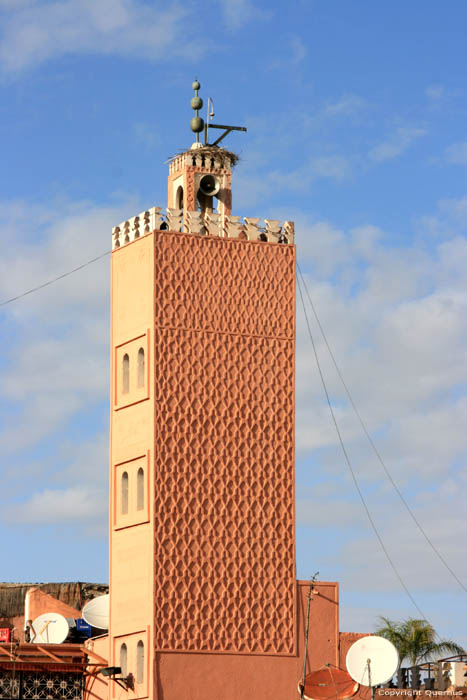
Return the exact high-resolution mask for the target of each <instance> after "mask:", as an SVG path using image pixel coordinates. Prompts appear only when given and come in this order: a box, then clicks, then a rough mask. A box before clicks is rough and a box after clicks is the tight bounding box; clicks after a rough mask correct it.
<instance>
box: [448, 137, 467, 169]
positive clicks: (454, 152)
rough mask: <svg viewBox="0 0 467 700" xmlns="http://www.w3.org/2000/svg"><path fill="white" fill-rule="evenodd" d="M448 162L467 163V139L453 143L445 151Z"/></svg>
mask: <svg viewBox="0 0 467 700" xmlns="http://www.w3.org/2000/svg"><path fill="white" fill-rule="evenodd" d="M444 155H445V158H446V160H447V162H448V163H454V164H455V165H467V141H461V142H459V143H453V144H451V145H450V146H448V147H447V148H446V150H445V152H444Z"/></svg>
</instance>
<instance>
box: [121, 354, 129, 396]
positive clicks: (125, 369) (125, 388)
mask: <svg viewBox="0 0 467 700" xmlns="http://www.w3.org/2000/svg"><path fill="white" fill-rule="evenodd" d="M129 391H130V357H129V355H128V353H125V354H124V355H123V361H122V393H123V394H128V392H129Z"/></svg>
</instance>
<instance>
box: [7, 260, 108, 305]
mask: <svg viewBox="0 0 467 700" xmlns="http://www.w3.org/2000/svg"><path fill="white" fill-rule="evenodd" d="M111 252H112V251H111V250H108V251H107V252H106V253H102V254H101V255H98V256H97V257H96V258H92V260H88V261H87V262H85V263H83V264H82V265H78V267H74V268H73V270H68V272H64V273H63V274H61V275H58V277H54V278H53V279H51V280H49V281H48V282H44V283H43V284H39V285H38V286H37V287H33V288H32V289H28V291H27V292H23V293H22V294H17V295H16V296H15V297H11V299H5V301H2V302H0V306H6V305H7V304H11V303H12V302H13V301H17V300H18V299H22V298H23V297H26V296H28V294H32V293H33V292H37V291H39V289H44V287H48V286H49V285H50V284H54V282H58V280H62V279H63V278H64V277H68V276H69V275H72V274H73V273H74V272H78V271H79V270H82V269H83V268H84V267H87V266H88V265H91V264H92V263H94V262H96V261H97V260H100V259H101V258H105V256H106V255H110V253H111Z"/></svg>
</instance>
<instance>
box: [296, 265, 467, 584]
mask: <svg viewBox="0 0 467 700" xmlns="http://www.w3.org/2000/svg"><path fill="white" fill-rule="evenodd" d="M297 269H298V272H299V275H300V278H301V280H302V284H303V287H304V289H305V293H306V295H307V297H308V302H309V304H310V306H311V309H312V311H313V314H314V317H315V319H316V322H317V324H318V327H319V330H320V332H321V335H322V337H323V340H324V343H325V345H326V348H327V350H328V352H329V355H330V357H331V360H332V363H333V365H334V367H335V370H336V372H337V375H338V377H339V379H340V381H341V383H342V386H343V387H344V390H345V393H346V394H347V398H348V399H349V402H350V405H351V406H352V409H353V410H354V412H355V415H356V416H357V418H358V421H359V423H360V426H361V428H362V430H363V432H364V433H365V436H366V438H367V440H368V442H369V443H370V445H371V448H372V449H373V451H374V453H375V455H376V458H377V460H378V462H379V463H380V465H381V467H382V468H383V470H384V472H385V474H386V476H387V478H388V479H389V481H390V483H391V484H392V486H393V488H394V490H395V491H396V493H397V495H398V496H399V498H400V500H401V501H402V503H403V504H404V506H405V508H406V510H407V512H408V514H409V515H410V517H411V518H412V520H413V522H414V523H415V525H416V526H417V527H418V529H419V531H420V532H421V533H422V535H423V537H424V538H425V540H426V541H427V543H428V544H429V545H430V547H431V549H432V550H433V552H434V553H435V554H436V556H437V557H438V559H439V560H440V561H441V563H442V564H443V566H444V567H445V568H446V569H447V570H448V571H449V573H450V574H451V576H452V577H453V578H454V579H455V580H456V581H457V583H458V584H459V586H460V587H461V588H462V589H463V590H464V591H465V592H466V593H467V588H466V587H465V585H464V584H463V583H462V581H461V580H460V578H459V577H458V576H457V575H456V573H455V572H454V571H453V569H452V568H451V567H450V566H449V564H448V563H447V561H446V560H445V559H444V557H443V555H442V554H441V552H439V551H438V549H437V548H436V546H435V545H434V544H433V542H432V541H431V539H430V538H429V536H428V535H427V533H426V532H425V530H424V529H423V527H422V525H421V523H420V522H419V520H418V519H417V517H416V516H415V514H414V513H413V511H412V509H411V508H410V506H409V504H408V503H407V501H406V499H405V498H404V496H403V494H402V492H401V490H400V489H399V487H398V486H397V484H396V482H395V481H394V479H393V478H392V476H391V473H390V472H389V469H388V468H387V466H386V464H385V462H384V460H383V458H382V456H381V454H380V452H379V450H378V448H377V447H376V445H375V443H374V441H373V438H372V437H371V435H370V433H369V431H368V429H367V427H366V424H365V422H364V420H363V418H362V416H361V414H360V411H359V410H358V408H357V406H356V404H355V401H354V400H353V397H352V394H351V393H350V390H349V388H348V386H347V384H346V382H345V380H344V377H343V375H342V372H341V370H340V368H339V366H338V364H337V361H336V359H335V357H334V353H333V352H332V350H331V347H330V345H329V343H328V339H327V337H326V334H325V332H324V329H323V326H322V325H321V322H320V320H319V318H318V314H317V312H316V308H315V305H314V304H313V301H312V299H311V296H310V293H309V291H308V287H307V284H306V281H305V278H304V276H303V273H302V270H301V268H300V265H299V263H298V261H297Z"/></svg>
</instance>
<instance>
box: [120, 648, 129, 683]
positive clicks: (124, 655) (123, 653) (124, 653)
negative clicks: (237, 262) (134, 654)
mask: <svg viewBox="0 0 467 700" xmlns="http://www.w3.org/2000/svg"><path fill="white" fill-rule="evenodd" d="M127 662H128V650H127V648H126V644H125V643H123V644H122V646H121V647H120V668H121V669H122V676H123V677H124V678H126V676H127V675H128V664H127Z"/></svg>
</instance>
